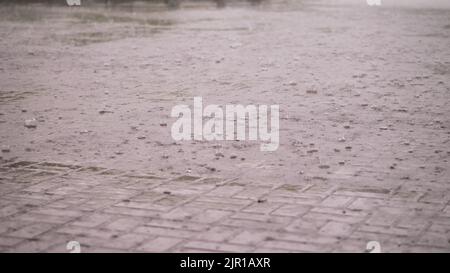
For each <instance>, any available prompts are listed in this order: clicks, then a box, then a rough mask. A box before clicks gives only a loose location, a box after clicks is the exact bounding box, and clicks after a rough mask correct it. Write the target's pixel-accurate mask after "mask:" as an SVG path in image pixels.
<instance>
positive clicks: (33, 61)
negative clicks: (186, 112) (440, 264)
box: [0, 1, 450, 252]
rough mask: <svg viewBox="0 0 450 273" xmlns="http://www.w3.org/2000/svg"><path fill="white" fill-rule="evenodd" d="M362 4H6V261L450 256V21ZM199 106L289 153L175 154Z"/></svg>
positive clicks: (0, 53) (2, 191) (231, 146)
mask: <svg viewBox="0 0 450 273" xmlns="http://www.w3.org/2000/svg"><path fill="white" fill-rule="evenodd" d="M361 2H362V3H361ZM361 2H360V1H262V2H261V3H260V4H255V3H252V2H249V1H246V2H233V3H231V4H227V5H226V6H225V7H221V8H218V7H217V3H216V2H182V3H181V5H180V8H178V9H173V8H168V7H167V5H165V4H163V3H161V4H145V3H142V2H141V3H132V4H130V3H128V4H117V5H112V6H111V5H109V6H106V7H105V6H104V5H99V4H97V5H92V6H82V7H76V8H74V7H65V6H57V5H52V6H45V5H41V4H34V5H2V6H1V7H0V35H1V37H2V39H1V40H0V105H1V106H0V131H1V135H0V141H1V143H0V144H1V148H2V150H1V166H0V178H1V180H0V195H1V198H0V217H1V220H0V250H1V251H67V250H66V243H67V242H68V241H70V240H77V241H79V242H80V243H81V245H82V250H83V251H86V252H87V251H244V252H251V251H295V252H297V251H301V252H303V251H320V252H322V251H323V252H328V251H356V252H364V251H366V244H367V242H369V241H378V242H380V244H381V247H382V251H386V252H394V251H401V252H409V251H427V252H428V251H438V252H448V251H449V250H450V204H449V201H450V184H449V180H448V177H450V173H449V163H448V160H449V158H450V150H449V141H450V140H449V139H450V138H449V135H450V130H449V126H450V119H449V117H450V106H449V89H450V82H449V80H450V77H449V75H450V54H449V53H450V50H449V48H448V44H450V42H449V39H450V21H449V18H450V10H449V9H446V8H444V7H443V6H434V5H429V6H424V5H421V4H420V1H414V2H417V3H418V4H417V5H415V6H414V7H409V6H406V5H402V4H401V2H400V4H396V5H394V4H393V3H391V2H388V1H384V2H386V3H385V4H383V5H382V6H380V7H370V6H368V5H367V4H366V3H364V2H365V1H361ZM384 2H383V3H384ZM434 2H436V3H438V2H439V1H434ZM434 2H433V3H434ZM437 7H439V8H437ZM194 96H202V97H203V100H204V103H205V104H219V105H225V104H243V105H248V104H278V105H280V147H279V149H278V150H277V151H275V152H271V153H269V152H261V151H260V149H259V147H260V145H259V144H260V143H259V142H252V141H216V142H209V141H188V142H175V141H174V140H173V139H172V138H171V135H170V127H171V125H172V123H173V122H174V121H175V119H174V118H171V117H170V111H171V109H172V107H173V106H175V105H177V104H188V105H192V101H193V97H194Z"/></svg>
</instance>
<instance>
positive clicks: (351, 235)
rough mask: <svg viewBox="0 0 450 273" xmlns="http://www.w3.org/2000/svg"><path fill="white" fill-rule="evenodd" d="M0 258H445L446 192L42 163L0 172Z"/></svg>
mask: <svg viewBox="0 0 450 273" xmlns="http://www.w3.org/2000/svg"><path fill="white" fill-rule="evenodd" d="M0 171H1V176H0V177H1V180H0V184H1V204H0V206H1V207H0V250H1V251H5V252H17V251H21V252H22V251H23V252H38V251H39V252H41V251H43V252H68V250H67V249H66V244H67V242H69V241H71V240H76V241H78V242H80V244H81V250H82V252H100V251H101V252H317V251H319V252H343V251H344V252H345V251H350V252H365V251H367V250H366V244H367V242H369V241H371V240H375V241H378V242H380V244H381V247H382V251H383V252H409V251H426V252H448V251H449V250H450V232H449V231H450V221H449V220H450V205H449V197H450V194H449V190H450V189H449V187H446V186H445V185H440V186H437V187H435V188H431V187H430V188H429V189H426V190H425V189H421V188H417V187H412V186H411V187H398V188H395V189H393V188H390V187H388V186H385V187H383V186H379V187H373V186H356V185H353V186H349V185H344V184H336V183H329V182H324V181H322V180H311V181H309V182H305V183H302V184H295V185H290V184H281V185H279V184H275V183H274V185H273V187H268V186H269V185H267V184H265V185H257V184H254V185H253V184H245V183H242V181H241V180H240V179H239V177H236V178H233V179H223V178H220V177H195V176H188V175H183V176H179V177H158V176H154V175H149V174H146V173H138V172H136V171H126V170H111V169H104V168H101V167H90V166H77V165H67V164H58V163H49V162H27V161H17V162H14V161H5V162H2V165H1V168H0Z"/></svg>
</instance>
